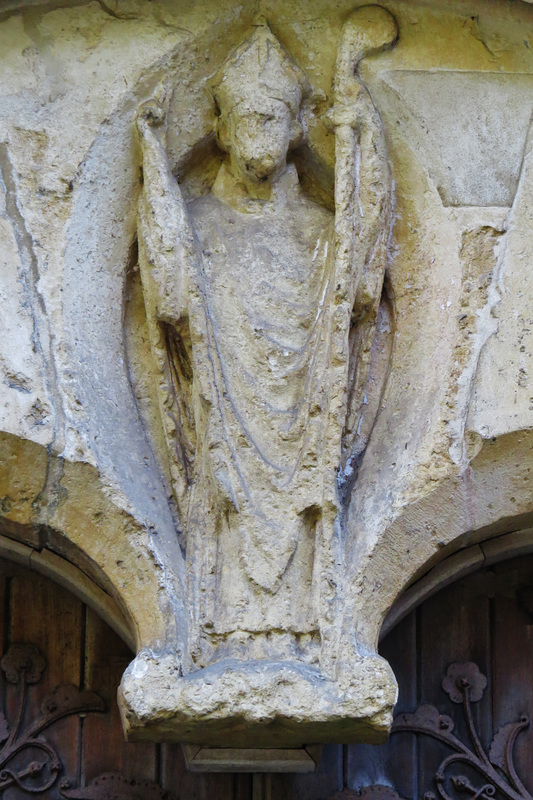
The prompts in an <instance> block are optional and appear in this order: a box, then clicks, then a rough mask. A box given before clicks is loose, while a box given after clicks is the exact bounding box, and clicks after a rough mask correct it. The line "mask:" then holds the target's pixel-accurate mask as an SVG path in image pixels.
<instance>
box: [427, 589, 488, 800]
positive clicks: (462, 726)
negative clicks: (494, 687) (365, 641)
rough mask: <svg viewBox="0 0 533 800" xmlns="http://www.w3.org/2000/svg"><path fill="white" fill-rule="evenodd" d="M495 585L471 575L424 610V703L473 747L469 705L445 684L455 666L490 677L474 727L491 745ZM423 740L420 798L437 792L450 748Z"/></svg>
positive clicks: (475, 706) (477, 705)
mask: <svg viewBox="0 0 533 800" xmlns="http://www.w3.org/2000/svg"><path fill="white" fill-rule="evenodd" d="M489 585H490V576H489V577H488V578H487V577H486V576H484V575H479V576H477V577H476V576H469V577H468V578H465V579H464V580H461V581H458V582H457V583H455V584H453V585H452V586H449V587H447V588H446V589H443V590H442V591H441V592H439V593H438V594H436V595H435V596H434V597H432V598H430V599H429V600H427V601H426V602H425V603H423V604H422V606H421V607H420V608H419V609H418V617H419V623H418V640H419V641H418V658H419V666H418V675H419V677H418V693H419V697H418V702H419V703H421V702H423V703H427V704H430V705H434V706H436V707H437V708H438V710H439V711H440V712H441V713H445V714H448V715H450V716H451V717H452V718H453V720H454V722H455V733H456V735H457V736H459V738H461V739H462V740H463V741H464V742H465V743H469V742H470V740H469V735H468V729H467V725H466V722H465V717H464V715H463V707H462V705H461V704H456V703H452V702H451V701H450V698H449V697H448V695H447V694H446V693H445V692H444V690H443V688H442V680H443V678H444V676H445V675H446V672H447V669H448V667H449V666H450V665H451V664H452V663H455V662H459V663H463V662H467V661H473V662H475V663H476V664H477V665H478V667H479V669H480V670H481V671H482V672H483V673H484V674H485V675H486V676H487V677H488V679H489V687H488V688H487V690H486V692H485V695H484V697H483V700H482V701H481V702H479V703H475V704H473V705H472V716H473V719H474V724H475V725H476V728H477V730H478V732H479V734H480V738H481V740H482V742H483V744H484V745H485V746H487V745H488V743H489V740H490V732H491V728H492V714H491V695H490V678H491V647H490V609H489V597H488V587H489ZM418 739H419V742H418V795H419V796H422V795H423V794H424V793H425V792H428V791H435V784H434V775H435V772H436V771H437V768H438V766H439V764H440V761H441V760H442V758H444V757H445V756H446V755H449V754H450V750H449V749H448V748H446V747H445V746H443V745H441V744H440V743H439V742H436V741H435V740H433V739H431V738H430V737H428V736H419V737H418Z"/></svg>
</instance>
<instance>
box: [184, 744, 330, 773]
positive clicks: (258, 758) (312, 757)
mask: <svg viewBox="0 0 533 800" xmlns="http://www.w3.org/2000/svg"><path fill="white" fill-rule="evenodd" d="M182 748H183V754H184V756H185V761H186V763H187V769H188V770H190V771H191V772H252V773H254V772H292V773H294V772H299V773H302V772H314V771H315V770H316V768H317V766H318V764H319V762H320V757H321V751H322V748H321V747H320V746H319V745H315V746H310V747H307V748H306V747H292V748H279V747H277V748H272V747H263V748H259V747H251V748H244V747H202V746H201V745H199V744H184V745H182Z"/></svg>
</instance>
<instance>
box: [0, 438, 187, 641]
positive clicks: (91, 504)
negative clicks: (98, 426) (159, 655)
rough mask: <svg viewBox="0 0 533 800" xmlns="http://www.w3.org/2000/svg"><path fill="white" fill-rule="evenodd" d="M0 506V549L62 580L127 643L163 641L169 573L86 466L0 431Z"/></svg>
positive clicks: (142, 530) (168, 620)
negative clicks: (158, 564)
mask: <svg viewBox="0 0 533 800" xmlns="http://www.w3.org/2000/svg"><path fill="white" fill-rule="evenodd" d="M0 509H1V512H2V513H1V516H0V532H1V536H0V555H2V556H5V557H6V558H9V559H12V560H15V561H18V562H19V563H23V564H25V565H26V566H30V567H31V568H32V569H35V570H37V571H40V572H43V573H45V574H47V575H48V576H49V577H52V578H53V579H54V580H55V581H56V582H59V583H61V584H63V585H64V586H66V587H67V588H69V589H70V590H71V591H72V592H74V593H75V594H77V595H78V596H79V597H80V598H82V599H83V600H84V601H85V602H87V603H88V605H91V606H92V607H93V608H95V610H97V611H98V613H99V614H100V615H101V616H103V617H104V619H105V620H106V621H107V622H108V623H109V624H110V625H111V627H113V628H114V629H115V630H116V631H117V632H118V633H119V634H120V635H121V636H122V638H123V639H124V640H125V641H126V642H127V643H128V644H129V645H130V646H131V647H132V648H133V649H141V648H142V647H151V646H153V647H164V646H165V644H166V642H167V640H168V638H169V635H172V633H173V632H174V625H173V624H172V617H171V614H170V612H169V609H168V605H169V602H170V601H169V600H168V597H167V585H170V579H169V577H168V575H167V574H166V572H165V571H164V570H163V569H162V568H159V569H158V568H157V564H156V563H154V562H155V557H154V555H153V552H152V549H151V545H150V541H149V539H150V536H151V534H150V532H149V531H148V530H147V528H146V527H145V526H143V525H142V524H141V523H139V522H138V521H137V520H135V519H134V518H133V517H132V516H131V515H130V514H128V512H127V511H126V510H124V509H123V508H120V507H119V506H118V504H116V503H115V502H113V498H112V497H111V496H110V491H109V490H108V488H107V487H105V486H104V484H103V483H102V481H101V479H100V477H99V475H98V472H97V470H96V469H95V468H94V467H92V466H91V465H89V464H84V463H80V462H78V463H73V462H70V461H68V460H66V459H64V458H61V457H59V456H56V455H50V454H49V453H48V452H47V450H46V448H44V447H42V446H41V445H38V444H36V443H34V442H31V441H29V440H27V439H22V438H19V437H16V436H13V435H11V434H6V433H2V434H1V435H0ZM165 581H166V583H165Z"/></svg>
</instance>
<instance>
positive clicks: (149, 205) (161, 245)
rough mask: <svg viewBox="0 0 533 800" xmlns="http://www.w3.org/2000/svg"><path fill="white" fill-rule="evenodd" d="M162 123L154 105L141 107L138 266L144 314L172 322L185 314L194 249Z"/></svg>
mask: <svg viewBox="0 0 533 800" xmlns="http://www.w3.org/2000/svg"><path fill="white" fill-rule="evenodd" d="M162 123H163V111H162V109H161V108H160V107H159V106H158V104H157V103H155V102H154V101H149V102H148V103H145V104H144V105H143V106H141V108H140V110H139V113H138V115H137V129H138V131H139V138H140V143H141V148H142V156H143V159H142V169H143V189H142V193H141V197H140V198H139V220H138V237H139V264H140V270H141V279H142V283H143V289H144V293H145V298H146V299H147V300H148V302H147V306H148V307H147V313H148V314H150V313H153V314H155V317H156V319H158V320H159V321H162V322H169V323H172V322H176V321H177V320H179V319H180V318H181V317H182V316H183V315H186V304H187V275H188V271H189V265H190V264H191V261H194V260H195V259H196V249H195V240H194V233H193V230H192V228H191V225H190V223H189V219H188V215H187V209H186V205H185V201H184V199H183V196H182V194H181V191H180V188H179V186H178V183H177V181H176V179H175V178H174V175H173V174H172V171H171V169H170V164H169V162H168V157H167V153H166V150H165V147H164V144H163V141H162ZM150 306H151V307H150Z"/></svg>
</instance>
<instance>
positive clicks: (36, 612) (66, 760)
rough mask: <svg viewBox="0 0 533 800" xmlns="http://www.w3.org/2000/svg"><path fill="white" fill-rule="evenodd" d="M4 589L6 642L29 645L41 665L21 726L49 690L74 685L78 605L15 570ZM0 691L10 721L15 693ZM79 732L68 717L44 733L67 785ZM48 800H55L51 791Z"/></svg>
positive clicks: (80, 618)
mask: <svg viewBox="0 0 533 800" xmlns="http://www.w3.org/2000/svg"><path fill="white" fill-rule="evenodd" d="M10 587H11V590H10V598H9V604H10V620H9V637H8V638H9V643H10V644H11V643H13V642H19V643H23V642H28V643H30V644H35V645H36V646H37V647H38V648H39V650H40V651H41V653H42V654H43V655H44V657H45V659H46V662H47V666H46V669H45V671H44V673H43V676H42V679H41V681H40V682H39V683H38V684H35V685H33V686H31V687H30V688H29V694H28V703H27V707H26V714H25V718H24V721H23V725H24V726H26V725H29V724H30V722H32V721H34V720H35V719H36V717H37V716H38V715H39V713H40V706H41V702H42V700H43V698H44V696H45V695H46V694H47V693H48V692H49V691H50V690H52V689H54V688H55V687H57V686H59V685H61V684H71V685H74V686H77V687H79V685H80V674H81V636H82V629H83V606H82V603H81V602H80V601H79V600H78V599H77V598H75V597H74V596H73V595H72V594H70V593H69V592H67V591H66V590H65V589H63V588H61V587H60V586H57V585H56V584H54V583H52V582H51V581H49V580H48V579H46V578H42V577H41V576H39V575H37V574H35V573H33V572H30V571H25V570H17V571H15V572H14V574H13V577H12V578H11V579H10ZM4 624H5V623H4ZM6 688H7V691H6V695H7V696H6V707H7V709H8V716H9V718H10V719H11V720H13V718H14V714H15V711H16V707H17V700H18V689H17V687H16V686H13V685H12V684H8V685H7V687H6ZM80 728H81V723H80V718H79V716H74V717H68V718H65V719H63V720H60V721H58V722H57V723H55V724H54V725H53V726H51V727H50V728H48V729H47V730H46V740H47V741H48V742H49V743H50V744H51V745H52V746H53V747H54V748H55V749H56V752H57V753H58V755H59V757H60V759H61V762H62V764H63V768H64V769H63V775H64V776H66V777H68V778H70V779H72V780H76V779H77V778H78V775H77V765H78V751H79V744H80ZM50 796H51V797H52V796H54V797H56V796H58V795H57V791H56V790H54V793H53V794H51V795H50Z"/></svg>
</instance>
